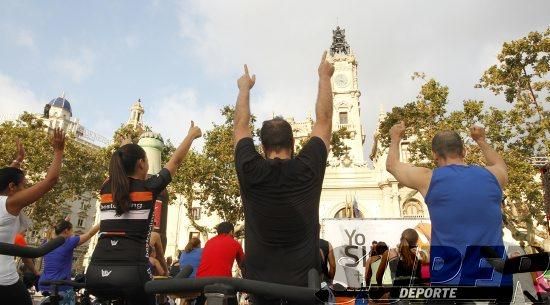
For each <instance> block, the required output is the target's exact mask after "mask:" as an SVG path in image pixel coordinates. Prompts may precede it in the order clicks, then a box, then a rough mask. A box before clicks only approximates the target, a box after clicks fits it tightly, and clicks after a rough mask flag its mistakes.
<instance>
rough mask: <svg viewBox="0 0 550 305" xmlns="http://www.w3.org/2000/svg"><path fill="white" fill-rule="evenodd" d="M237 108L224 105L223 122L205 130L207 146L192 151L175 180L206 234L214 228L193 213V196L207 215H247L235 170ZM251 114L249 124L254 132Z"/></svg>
mask: <svg viewBox="0 0 550 305" xmlns="http://www.w3.org/2000/svg"><path fill="white" fill-rule="evenodd" d="M234 111H235V110H234V108H233V107H231V106H225V107H224V108H222V109H221V115H222V116H223V117H224V119H225V120H224V123H222V124H219V125H218V124H213V127H212V129H210V130H208V131H206V132H205V133H204V146H203V148H202V151H201V152H197V151H191V152H190V153H189V155H188V157H187V158H186V160H185V163H184V164H183V166H182V168H181V169H180V170H179V171H178V173H177V174H176V177H175V178H174V182H173V183H172V187H171V189H172V191H173V192H174V193H177V194H181V195H183V197H184V198H185V207H186V209H187V216H188V218H189V220H190V222H191V224H192V225H193V227H195V228H196V229H197V230H198V231H200V232H201V233H202V234H207V233H208V232H209V230H210V229H211V228H207V227H204V226H201V225H199V224H198V223H197V222H196V221H195V220H194V219H193V217H192V215H191V209H192V204H193V201H194V200H197V201H199V202H201V206H202V207H203V208H204V209H205V210H206V211H207V214H208V215H211V214H213V213H215V214H217V215H219V216H220V218H222V219H223V220H225V221H230V222H232V223H237V222H239V221H242V220H243V219H244V214H243V207H242V204H241V198H240V189H239V182H238V180H237V173H236V171H235V157H234V147H233V116H234ZM254 123H255V117H254V116H252V122H251V125H250V128H251V130H252V134H253V135H254V136H255V135H256V131H254V128H253V124H254Z"/></svg>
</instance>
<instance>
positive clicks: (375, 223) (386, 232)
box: [321, 218, 430, 288]
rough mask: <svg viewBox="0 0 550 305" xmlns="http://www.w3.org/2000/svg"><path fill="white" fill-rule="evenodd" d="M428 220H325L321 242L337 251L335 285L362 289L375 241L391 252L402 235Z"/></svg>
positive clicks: (335, 253) (323, 221)
mask: <svg viewBox="0 0 550 305" xmlns="http://www.w3.org/2000/svg"><path fill="white" fill-rule="evenodd" d="M421 223H430V221H429V220H428V219H391V218H390V219H388V218H387V219H380V218H378V219H368V218H360V219H344V218H338V219H334V218H331V219H323V220H322V227H321V238H323V239H325V240H328V241H329V242H330V243H331V245H332V247H333V248H334V257H335V259H336V275H335V276H334V283H340V284H342V285H344V286H346V287H354V288H359V287H361V286H364V282H365V262H366V260H367V259H368V253H369V251H370V246H371V243H372V241H377V242H380V241H383V242H385V243H386V244H387V245H388V247H389V248H395V247H396V246H397V244H398V243H399V239H400V237H401V232H403V230H405V229H407V228H411V229H415V228H416V226H417V225H419V224H421Z"/></svg>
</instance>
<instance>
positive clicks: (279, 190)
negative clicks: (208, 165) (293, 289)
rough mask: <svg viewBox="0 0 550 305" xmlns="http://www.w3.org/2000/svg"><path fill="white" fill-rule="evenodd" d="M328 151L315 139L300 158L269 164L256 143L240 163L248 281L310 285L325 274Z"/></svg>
mask: <svg viewBox="0 0 550 305" xmlns="http://www.w3.org/2000/svg"><path fill="white" fill-rule="evenodd" d="M326 162H327V149H326V146H325V144H324V142H323V140H321V139H320V138H318V137H312V138H311V139H310V140H309V141H308V142H307V144H305V145H304V147H303V148H302V150H301V151H300V153H299V154H298V155H297V156H296V158H294V159H290V160H281V159H278V158H276V159H267V160H266V159H264V158H263V157H262V156H261V155H260V154H259V153H258V152H257V151H256V149H255V147H254V142H253V141H252V139H251V138H244V139H241V140H240V141H239V143H237V147H236V149H235V163H236V169H237V176H238V178H239V183H240V188H241V196H242V201H243V207H244V215H245V236H246V242H245V253H246V255H245V274H244V276H245V278H248V279H253V280H260V281H268V282H274V283H281V284H287V285H297V286H307V273H308V271H309V270H310V269H311V268H315V269H317V270H319V268H320V254H319V200H320V197H321V188H322V184H323V177H324V175H325V168H326Z"/></svg>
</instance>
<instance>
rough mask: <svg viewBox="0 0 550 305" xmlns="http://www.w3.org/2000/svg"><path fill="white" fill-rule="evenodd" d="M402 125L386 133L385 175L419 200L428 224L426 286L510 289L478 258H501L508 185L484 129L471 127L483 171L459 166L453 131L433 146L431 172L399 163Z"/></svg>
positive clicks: (506, 279) (460, 149)
mask: <svg viewBox="0 0 550 305" xmlns="http://www.w3.org/2000/svg"><path fill="white" fill-rule="evenodd" d="M404 132H405V125H404V123H403V122H400V123H399V124H396V125H394V126H393V127H392V128H391V130H390V136H391V144H390V148H389V152H388V158H387V161H386V169H387V170H388V172H390V173H391V174H392V175H393V176H394V177H395V178H396V179H397V181H398V182H399V183H400V184H402V185H404V186H406V187H409V188H412V189H415V190H417V191H418V192H420V194H422V196H423V197H424V199H425V201H426V204H427V206H428V210H429V212H430V219H431V222H432V234H431V249H430V265H431V270H430V271H431V283H432V285H433V284H436V285H437V284H439V285H462V286H501V287H502V286H509V285H511V276H503V275H502V274H501V273H498V272H496V271H495V270H494V269H493V268H492V267H491V266H490V265H489V264H488V263H487V262H486V261H485V260H484V259H483V257H482V255H481V254H480V247H483V246H490V247H492V248H493V249H494V250H495V251H496V252H497V253H498V254H499V255H502V257H503V258H504V257H505V249H504V245H503V241H502V211H501V206H500V204H501V200H502V188H503V187H504V186H505V185H506V183H507V181H508V174H507V169H506V164H505V163H504V160H503V159H502V157H500V156H499V154H498V153H497V152H496V151H495V150H494V149H493V148H492V147H491V146H489V144H488V143H487V141H486V138H485V129H484V128H482V127H478V126H472V127H471V129H470V132H471V137H472V139H473V140H474V141H475V142H476V143H477V144H478V145H479V148H480V149H481V152H482V153H483V155H484V157H485V163H486V166H484V167H483V166H477V165H468V164H466V163H465V162H464V155H465V150H464V143H463V141H462V139H461V137H460V135H459V134H458V133H457V132H455V131H442V132H439V133H437V134H436V135H435V136H434V138H433V140H432V155H433V158H434V160H435V163H436V164H437V168H436V169H434V170H431V169H428V168H424V167H417V166H414V165H411V164H408V163H404V162H401V161H400V159H399V151H400V141H401V138H402V137H403V135H404Z"/></svg>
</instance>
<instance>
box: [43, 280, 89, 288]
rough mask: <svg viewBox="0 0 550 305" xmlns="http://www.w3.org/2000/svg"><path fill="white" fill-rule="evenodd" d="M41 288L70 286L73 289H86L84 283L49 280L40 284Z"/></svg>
mask: <svg viewBox="0 0 550 305" xmlns="http://www.w3.org/2000/svg"><path fill="white" fill-rule="evenodd" d="M40 284H41V285H43V286H52V285H55V286H71V287H75V288H86V283H77V282H73V281H69V280H51V281H43V282H40Z"/></svg>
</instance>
